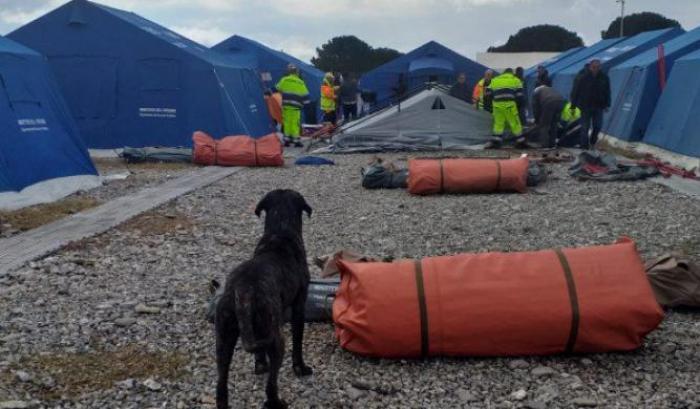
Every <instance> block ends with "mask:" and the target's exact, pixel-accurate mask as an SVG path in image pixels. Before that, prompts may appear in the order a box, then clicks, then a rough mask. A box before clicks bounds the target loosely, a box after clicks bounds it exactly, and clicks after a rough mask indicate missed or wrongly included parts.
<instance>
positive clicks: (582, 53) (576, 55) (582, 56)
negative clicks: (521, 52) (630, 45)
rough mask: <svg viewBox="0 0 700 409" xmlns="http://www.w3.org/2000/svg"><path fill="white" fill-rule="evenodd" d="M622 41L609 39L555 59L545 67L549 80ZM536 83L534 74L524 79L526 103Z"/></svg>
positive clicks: (530, 98) (530, 97)
mask: <svg viewBox="0 0 700 409" xmlns="http://www.w3.org/2000/svg"><path fill="white" fill-rule="evenodd" d="M622 40H623V39H622V38H611V39H608V40H601V41H598V42H597V43H595V44H593V45H592V46H590V47H583V48H580V49H578V51H574V52H572V53H570V54H568V55H566V56H563V57H562V58H559V59H557V60H556V61H554V62H552V63H550V64H548V65H547V70H548V71H549V78H552V79H553V78H554V77H556V75H557V73H558V72H560V71H561V70H563V69H565V68H566V67H568V66H570V65H573V64H576V63H577V62H579V61H585V60H586V59H587V58H588V57H590V56H591V55H594V54H597V53H599V52H601V51H603V50H605V49H607V48H609V47H612V46H614V45H615V44H617V43H619V42H620V41H622ZM536 82H537V74H536V73H535V74H534V75H532V74H530V75H528V76H526V77H525V87H526V89H527V99H528V101H530V100H532V93H533V92H534V90H535V84H536Z"/></svg>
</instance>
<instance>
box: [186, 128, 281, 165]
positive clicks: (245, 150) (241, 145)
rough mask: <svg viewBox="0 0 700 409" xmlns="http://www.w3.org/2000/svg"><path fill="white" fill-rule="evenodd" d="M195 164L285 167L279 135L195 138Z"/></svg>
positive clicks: (193, 137)
mask: <svg viewBox="0 0 700 409" xmlns="http://www.w3.org/2000/svg"><path fill="white" fill-rule="evenodd" d="M192 140H193V141H194V150H193V156H192V160H193V161H194V163H198V164H201V165H219V166H283V165H284V155H283V150H282V144H281V143H280V140H279V138H278V137H277V135H275V134H269V135H266V136H263V137H262V138H258V139H254V138H251V137H250V136H247V135H237V136H227V137H225V138H223V139H221V140H220V141H216V140H214V139H213V138H212V137H211V136H209V135H207V134H206V133H204V132H201V131H197V132H195V133H194V135H193V136H192Z"/></svg>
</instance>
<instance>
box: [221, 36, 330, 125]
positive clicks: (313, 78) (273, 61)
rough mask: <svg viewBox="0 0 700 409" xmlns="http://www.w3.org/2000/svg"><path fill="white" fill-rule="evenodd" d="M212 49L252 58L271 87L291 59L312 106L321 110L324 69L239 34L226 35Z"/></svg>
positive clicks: (282, 73)
mask: <svg viewBox="0 0 700 409" xmlns="http://www.w3.org/2000/svg"><path fill="white" fill-rule="evenodd" d="M212 49H214V50H216V51H219V52H222V53H226V54H228V55H231V56H233V57H234V58H236V59H241V60H244V61H247V62H249V63H250V64H251V65H252V66H253V67H255V69H256V71H257V72H258V75H259V76H260V78H261V79H262V81H263V83H264V84H265V86H266V87H267V88H269V89H272V88H273V87H274V86H275V84H277V82H278V81H279V80H280V78H282V77H283V76H285V75H286V72H287V66H288V65H289V64H290V63H291V64H294V65H296V66H297V68H299V72H300V73H301V76H302V78H303V79H304V82H306V86H307V87H308V88H309V93H310V95H311V102H312V104H313V106H315V107H316V108H317V110H319V111H320V104H319V100H320V98H321V85H322V84H323V75H324V73H323V71H321V70H319V69H318V68H316V67H314V66H313V65H310V64H307V63H305V62H303V61H301V60H299V59H297V58H295V57H292V56H291V55H289V54H286V53H284V52H282V51H277V50H273V49H272V48H270V47H268V46H266V45H264V44H261V43H259V42H257V41H253V40H251V39H248V38H245V37H241V36H238V35H234V36H232V37H229V38H227V39H226V40H224V41H222V42H220V43H219V44H217V45H215V46H214V47H212Z"/></svg>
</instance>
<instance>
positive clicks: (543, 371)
mask: <svg viewBox="0 0 700 409" xmlns="http://www.w3.org/2000/svg"><path fill="white" fill-rule="evenodd" d="M530 373H531V374H532V376H536V377H544V376H552V375H554V374H555V373H556V371H555V370H554V369H552V368H550V367H547V366H538V367H537V368H535V369H533V370H532V371H531V372H530Z"/></svg>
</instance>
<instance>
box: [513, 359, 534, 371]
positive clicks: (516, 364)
mask: <svg viewBox="0 0 700 409" xmlns="http://www.w3.org/2000/svg"><path fill="white" fill-rule="evenodd" d="M529 366H530V364H529V363H528V362H527V361H526V360H524V359H514V360H512V361H509V362H508V368H510V369H527V368H528V367H529Z"/></svg>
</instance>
